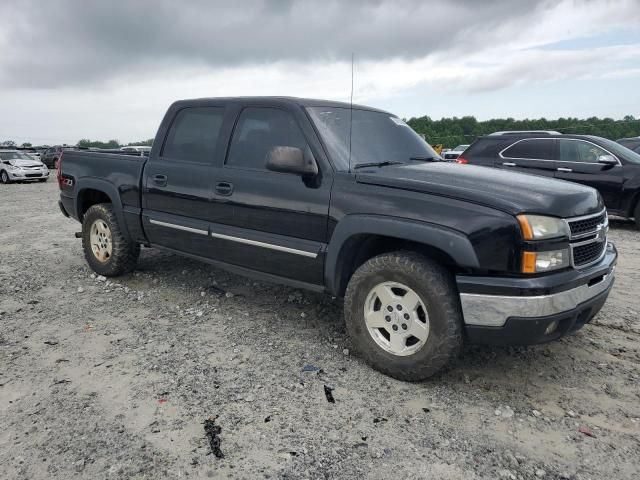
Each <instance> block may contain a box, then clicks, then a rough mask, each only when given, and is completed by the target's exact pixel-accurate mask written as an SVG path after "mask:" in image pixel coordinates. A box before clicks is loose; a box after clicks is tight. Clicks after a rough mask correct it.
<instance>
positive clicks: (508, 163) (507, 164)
mask: <svg viewBox="0 0 640 480" xmlns="http://www.w3.org/2000/svg"><path fill="white" fill-rule="evenodd" d="M502 165H504V166H505V167H516V166H517V165H516V164H515V163H513V162H502Z"/></svg>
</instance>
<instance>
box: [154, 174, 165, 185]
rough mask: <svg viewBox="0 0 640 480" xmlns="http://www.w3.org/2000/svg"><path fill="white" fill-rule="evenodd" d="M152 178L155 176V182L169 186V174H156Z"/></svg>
mask: <svg viewBox="0 0 640 480" xmlns="http://www.w3.org/2000/svg"><path fill="white" fill-rule="evenodd" d="M152 178H153V183H155V184H156V185H158V186H159V187H166V186H167V176H166V175H154V176H153V177H152Z"/></svg>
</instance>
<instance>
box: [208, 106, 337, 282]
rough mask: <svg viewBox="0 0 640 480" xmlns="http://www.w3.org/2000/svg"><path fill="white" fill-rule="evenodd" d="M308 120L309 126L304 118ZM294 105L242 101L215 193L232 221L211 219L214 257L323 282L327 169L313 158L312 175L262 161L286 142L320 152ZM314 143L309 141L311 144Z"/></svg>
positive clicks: (279, 274) (328, 190) (328, 184)
mask: <svg viewBox="0 0 640 480" xmlns="http://www.w3.org/2000/svg"><path fill="white" fill-rule="evenodd" d="M307 127H308V126H307ZM308 135H309V128H308V129H307V133H306V134H305V133H303V128H301V125H300V123H299V120H298V119H297V118H296V117H295V115H294V114H293V112H290V111H287V110H283V109H280V108H272V107H246V108H244V109H242V111H241V112H240V113H239V116H238V119H237V122H236V126H235V128H234V132H233V135H232V138H231V141H230V144H229V149H228V153H227V158H226V161H225V164H224V166H223V167H222V169H221V171H220V173H219V175H218V176H219V178H218V179H216V184H215V187H214V197H215V198H216V201H217V202H219V203H221V204H223V205H226V208H228V209H232V210H233V217H232V220H231V221H227V220H228V217H226V218H225V222H218V223H212V225H211V236H212V237H213V240H214V244H215V247H214V248H215V249H216V251H217V255H218V256H219V257H220V258H219V259H220V260H222V261H225V262H227V263H231V264H235V265H240V266H246V267H248V268H251V269H255V270H258V271H261V272H264V273H268V274H273V275H277V276H281V277H286V278H289V279H293V280H298V281H301V282H305V283H312V284H322V282H323V277H322V276H323V266H324V246H325V245H326V236H327V221H328V214H329V201H330V192H331V181H332V175H331V171H330V169H329V168H327V167H326V165H323V164H322V162H318V166H319V170H320V174H319V175H318V177H316V178H314V179H303V178H302V177H301V176H300V175H295V174H289V173H279V172H273V171H269V170H267V169H266V158H267V152H268V151H269V150H270V149H271V148H272V147H274V146H289V147H297V148H300V149H303V150H304V149H307V148H308V149H309V151H311V152H312V154H313V152H314V151H315V157H316V159H318V156H319V153H318V151H317V149H316V147H315V146H314V143H313V142H311V143H310V142H309V141H308ZM310 145H311V146H310Z"/></svg>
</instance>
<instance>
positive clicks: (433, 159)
mask: <svg viewBox="0 0 640 480" xmlns="http://www.w3.org/2000/svg"><path fill="white" fill-rule="evenodd" d="M409 160H417V161H419V162H442V157H409Z"/></svg>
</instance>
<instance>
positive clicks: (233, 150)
mask: <svg viewBox="0 0 640 480" xmlns="http://www.w3.org/2000/svg"><path fill="white" fill-rule="evenodd" d="M276 146H278V147H296V148H300V149H301V150H304V149H305V148H306V146H307V142H306V140H305V138H304V135H303V134H302V130H300V127H299V126H298V123H297V122H296V120H295V118H293V115H291V114H290V113H289V112H286V111H284V110H280V109H278V108H270V107H249V108H245V109H244V110H242V113H241V114H240V117H239V118H238V122H237V124H236V128H235V129H234V132H233V138H232V139H231V146H230V147H229V156H228V157H227V162H226V165H229V166H233V167H239V168H250V169H259V170H264V169H266V162H267V153H268V152H269V150H271V148H273V147H276Z"/></svg>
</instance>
